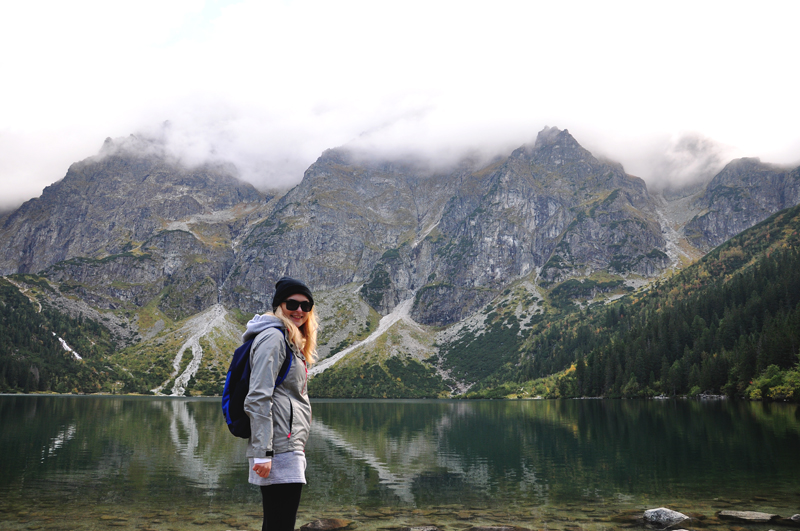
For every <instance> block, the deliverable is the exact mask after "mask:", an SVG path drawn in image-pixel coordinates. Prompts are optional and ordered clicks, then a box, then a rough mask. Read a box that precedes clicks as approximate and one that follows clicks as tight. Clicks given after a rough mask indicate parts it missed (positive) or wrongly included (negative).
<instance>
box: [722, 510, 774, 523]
mask: <svg viewBox="0 0 800 531" xmlns="http://www.w3.org/2000/svg"><path fill="white" fill-rule="evenodd" d="M717 516H718V517H719V518H720V519H722V520H736V521H739V522H750V523H754V524H765V523H767V522H771V521H772V520H775V519H777V518H779V516H778V515H777V514H769V513H759V512H756V511H720V512H718V513H717Z"/></svg>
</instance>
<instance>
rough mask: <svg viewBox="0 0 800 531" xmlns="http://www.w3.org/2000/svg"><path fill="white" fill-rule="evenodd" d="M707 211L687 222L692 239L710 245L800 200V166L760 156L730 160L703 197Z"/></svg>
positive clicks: (702, 246) (706, 248) (706, 247)
mask: <svg viewBox="0 0 800 531" xmlns="http://www.w3.org/2000/svg"><path fill="white" fill-rule="evenodd" d="M697 203H698V206H700V207H701V208H703V209H704V211H703V212H702V213H701V214H699V215H698V216H695V218H694V219H692V220H691V221H689V223H687V224H686V228H685V232H686V235H687V237H688V238H689V240H690V241H691V242H692V243H693V244H694V245H696V246H697V247H698V248H700V249H702V250H704V251H709V250H710V249H712V248H714V247H716V246H717V245H720V244H721V243H723V242H725V241H727V240H728V239H730V238H731V237H732V236H735V235H736V234H738V233H740V232H742V231H743V230H745V229H748V228H750V227H752V226H753V225H755V224H756V223H759V222H761V221H763V220H764V219H766V218H768V217H769V216H770V215H772V214H774V213H775V212H777V211H779V210H783V209H784V208H789V207H791V206H794V205H796V204H798V203H800V167H798V168H794V169H785V168H781V167H778V166H774V165H772V164H765V163H763V162H761V161H760V160H759V159H757V158H743V159H737V160H734V161H732V162H730V163H729V164H728V165H727V166H725V168H723V169H722V171H720V172H719V173H718V174H717V175H716V176H715V177H714V178H713V179H712V180H711V182H710V183H709V184H708V187H707V188H706V190H705V192H704V193H703V194H702V195H701V196H700V197H699V199H698V201H697Z"/></svg>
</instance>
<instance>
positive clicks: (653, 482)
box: [0, 396, 800, 531]
mask: <svg viewBox="0 0 800 531" xmlns="http://www.w3.org/2000/svg"><path fill="white" fill-rule="evenodd" d="M313 407H314V420H313V425H312V438H311V440H310V441H309V444H308V446H307V448H306V454H307V458H308V471H307V475H308V478H309V485H307V487H306V488H305V490H304V492H303V500H302V502H301V509H300V514H299V517H298V523H297V525H298V527H299V526H300V525H302V524H305V523H307V522H310V521H313V520H316V519H319V518H343V519H347V520H352V521H353V524H352V527H353V528H354V529H359V530H364V531H367V530H373V529H392V528H400V527H405V526H419V525H436V526H438V527H439V528H440V529H444V530H453V531H455V530H459V529H466V528H469V527H472V526H479V525H515V526H520V527H524V528H528V529H564V530H577V529H616V528H620V527H626V526H629V525H630V526H632V527H634V528H637V527H642V526H641V524H637V523H636V522H635V521H630V515H639V514H641V513H642V512H643V511H644V510H645V509H649V508H655V507H661V506H666V507H669V508H672V509H675V510H679V511H682V512H684V513H693V514H694V515H695V516H697V517H698V518H703V519H704V520H698V521H696V522H695V524H696V525H693V526H692V527H697V526H699V525H702V526H703V527H705V528H707V529H712V530H713V529H720V530H723V529H724V530H726V531H727V530H728V529H729V528H730V524H727V523H722V522H719V521H718V520H717V519H716V518H715V517H714V515H715V513H716V512H717V511H719V510H722V509H741V510H756V511H766V512H772V513H777V514H780V515H781V516H784V517H787V516H792V515H793V514H797V513H800V409H798V406H797V405H790V404H761V403H743V402H729V401H725V400H721V401H689V400H669V401H634V400H626V401H621V400H613V401H612V400H567V401H448V400H430V401H374V400H373V401H357V400H353V401H336V400H330V401H328V400H316V401H313ZM0 427H2V433H0V529H48V530H49V529H87V530H88V529H111V528H120V529H145V530H147V529H159V530H162V529H163V530H168V529H195V530H218V529H220V530H221V529H259V528H260V521H261V505H260V494H259V492H258V490H257V489H256V488H255V487H252V486H250V485H248V484H247V479H246V478H247V470H246V465H245V459H244V450H245V441H242V440H238V439H235V438H234V437H232V436H231V435H230V434H229V433H228V432H227V429H226V427H225V425H224V421H223V419H222V414H221V412H220V408H219V401H218V399H213V400H212V399H174V398H151V397H94V396H91V397H78V396H75V397H70V396H0ZM770 527H771V528H776V527H775V525H774V524H773V525H772V526H769V527H767V526H761V527H760V529H768V528H770ZM747 528H749V529H759V527H757V526H749V527H747Z"/></svg>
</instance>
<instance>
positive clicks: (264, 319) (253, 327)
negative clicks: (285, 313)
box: [242, 314, 283, 343]
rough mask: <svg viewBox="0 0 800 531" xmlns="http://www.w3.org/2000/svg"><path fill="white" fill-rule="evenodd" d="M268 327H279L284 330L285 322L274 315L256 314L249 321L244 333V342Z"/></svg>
mask: <svg viewBox="0 0 800 531" xmlns="http://www.w3.org/2000/svg"><path fill="white" fill-rule="evenodd" d="M267 328H277V329H279V330H283V322H282V321H281V320H280V319H278V318H277V317H275V316H274V315H270V314H267V315H258V314H256V315H254V316H253V318H252V319H250V321H248V322H247V330H245V332H244V334H242V343H244V342H245V341H247V340H249V339H252V338H254V337H256V336H257V335H258V334H260V333H261V332H263V331H264V330H266V329H267Z"/></svg>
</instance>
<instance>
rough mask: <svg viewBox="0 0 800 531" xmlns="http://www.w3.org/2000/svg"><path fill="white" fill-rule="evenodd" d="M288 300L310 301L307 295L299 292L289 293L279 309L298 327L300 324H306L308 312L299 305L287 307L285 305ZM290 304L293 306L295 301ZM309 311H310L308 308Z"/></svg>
mask: <svg viewBox="0 0 800 531" xmlns="http://www.w3.org/2000/svg"><path fill="white" fill-rule="evenodd" d="M289 301H297V302H306V303H307V302H311V301H309V300H308V297H306V296H305V295H302V294H300V293H295V294H294V295H289V297H287V298H286V300H285V301H283V302H282V303H281V306H282V308H281V309H282V310H283V315H285V316H286V317H288V318H289V320H290V321H291V322H293V323H294V325H295V326H296V327H297V328H300V327H301V326H303V325H304V324H306V321H308V312H304V311H303V308H302V307H301V306H300V305H297V308H296V309H294V310H290V309H289V308H287V307H286V303H287V302H289ZM290 304H291V305H292V306H294V305H295V304H296V303H290ZM309 311H311V309H310V308H309Z"/></svg>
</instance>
